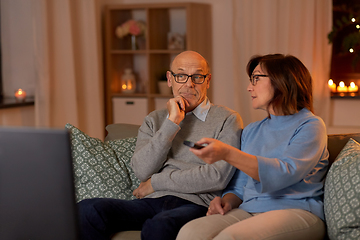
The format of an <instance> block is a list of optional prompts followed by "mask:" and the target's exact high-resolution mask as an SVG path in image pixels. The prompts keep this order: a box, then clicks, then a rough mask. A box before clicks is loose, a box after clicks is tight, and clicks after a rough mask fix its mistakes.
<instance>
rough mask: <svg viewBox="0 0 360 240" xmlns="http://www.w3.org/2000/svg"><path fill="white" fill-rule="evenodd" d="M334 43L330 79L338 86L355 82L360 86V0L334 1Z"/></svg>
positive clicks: (330, 38)
mask: <svg viewBox="0 0 360 240" xmlns="http://www.w3.org/2000/svg"><path fill="white" fill-rule="evenodd" d="M329 40H331V41H332V42H333V47H332V59H331V73H330V78H331V79H333V80H334V82H335V83H336V85H338V84H339V82H340V81H344V82H345V85H346V86H349V85H350V82H352V81H353V82H355V83H356V84H357V85H358V86H360V3H359V1H358V0H333V31H332V32H331V33H330V34H329Z"/></svg>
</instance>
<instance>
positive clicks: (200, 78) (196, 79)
mask: <svg viewBox="0 0 360 240" xmlns="http://www.w3.org/2000/svg"><path fill="white" fill-rule="evenodd" d="M170 72H171V75H173V76H174V78H175V82H177V83H182V84H184V83H186V82H187V81H188V79H189V77H190V78H191V81H192V82H193V83H195V84H202V83H203V82H204V81H205V78H206V77H207V75H208V74H206V75H203V74H193V75H187V74H185V73H179V74H175V73H173V72H172V71H170Z"/></svg>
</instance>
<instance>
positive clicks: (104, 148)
mask: <svg viewBox="0 0 360 240" xmlns="http://www.w3.org/2000/svg"><path fill="white" fill-rule="evenodd" d="M65 128H67V129H68V130H69V131H70V138H71V148H72V155H73V167H74V181H75V195H76V201H77V202H78V201H81V200H83V199H86V198H117V199H127V200H130V199H134V198H135V197H134V196H133V195H132V191H133V190H134V189H135V188H137V186H139V184H140V181H139V180H138V179H137V178H136V177H135V174H134V172H133V171H132V169H131V167H130V160H131V157H132V155H133V153H134V150H135V144H136V140H137V138H136V137H131V138H126V139H119V140H113V141H107V142H103V141H101V140H100V139H97V138H92V137H90V136H88V135H87V134H85V133H83V132H82V131H80V130H79V129H78V128H76V127H74V126H73V125H71V124H66V125H65Z"/></svg>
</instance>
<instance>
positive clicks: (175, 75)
mask: <svg viewBox="0 0 360 240" xmlns="http://www.w3.org/2000/svg"><path fill="white" fill-rule="evenodd" d="M170 73H171V75H173V77H174V79H175V82H177V83H180V84H185V83H187V81H188V80H189V78H190V79H191V81H192V82H193V83H194V84H203V83H204V82H205V79H206V77H207V76H208V75H209V74H205V75H204V74H198V73H197V74H193V75H187V74H185V73H178V74H175V73H174V72H173V71H170ZM178 75H185V76H187V78H186V81H185V82H178V81H177V80H176V77H177V76H178ZM193 76H202V77H204V80H203V81H202V82H201V83H198V82H194V80H193V78H192V77H193Z"/></svg>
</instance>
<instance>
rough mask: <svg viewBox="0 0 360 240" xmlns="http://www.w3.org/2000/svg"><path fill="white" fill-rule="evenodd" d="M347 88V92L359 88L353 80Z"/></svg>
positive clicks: (355, 90)
mask: <svg viewBox="0 0 360 240" xmlns="http://www.w3.org/2000/svg"><path fill="white" fill-rule="evenodd" d="M348 90H349V92H357V91H358V90H359V88H358V86H356V85H355V83H354V82H351V83H350V86H349V88H348Z"/></svg>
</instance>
